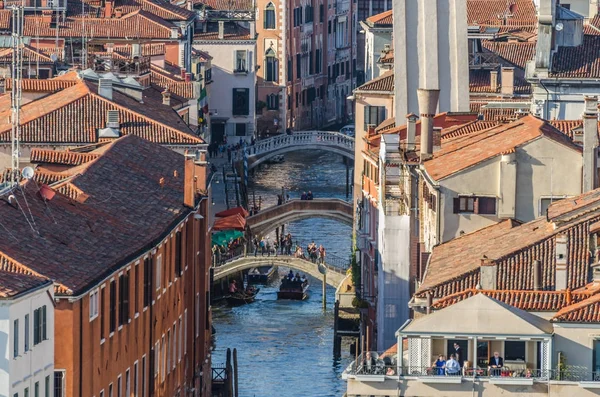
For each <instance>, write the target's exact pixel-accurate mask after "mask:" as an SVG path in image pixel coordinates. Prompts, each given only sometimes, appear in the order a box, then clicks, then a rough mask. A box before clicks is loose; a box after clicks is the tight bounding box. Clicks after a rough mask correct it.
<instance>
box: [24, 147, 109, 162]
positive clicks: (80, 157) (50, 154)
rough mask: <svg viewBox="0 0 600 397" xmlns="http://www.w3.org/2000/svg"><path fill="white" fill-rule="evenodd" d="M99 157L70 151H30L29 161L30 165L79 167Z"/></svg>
mask: <svg viewBox="0 0 600 397" xmlns="http://www.w3.org/2000/svg"><path fill="white" fill-rule="evenodd" d="M98 156H100V155H99V154H97V153H80V152H74V151H71V150H65V151H57V150H52V149H41V148H33V149H31V154H30V156H29V157H30V161H31V162H32V163H50V164H64V165H80V164H82V163H87V162H88V161H91V160H93V159H96V158H98Z"/></svg>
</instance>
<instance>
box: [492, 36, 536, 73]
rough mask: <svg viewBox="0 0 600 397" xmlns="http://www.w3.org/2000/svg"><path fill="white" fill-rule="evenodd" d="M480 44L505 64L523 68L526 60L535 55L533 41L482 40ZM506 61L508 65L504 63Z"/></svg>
mask: <svg viewBox="0 0 600 397" xmlns="http://www.w3.org/2000/svg"><path fill="white" fill-rule="evenodd" d="M481 45H482V46H483V48H485V49H486V50H488V51H490V52H493V53H494V54H496V55H498V56H499V57H500V58H501V60H503V61H505V62H503V63H504V64H505V66H516V67H519V68H521V69H523V70H524V69H525V65H526V63H527V61H530V60H532V59H533V58H534V57H535V45H536V43H535V42H502V41H490V40H483V41H482V42H481ZM506 62H508V65H506Z"/></svg>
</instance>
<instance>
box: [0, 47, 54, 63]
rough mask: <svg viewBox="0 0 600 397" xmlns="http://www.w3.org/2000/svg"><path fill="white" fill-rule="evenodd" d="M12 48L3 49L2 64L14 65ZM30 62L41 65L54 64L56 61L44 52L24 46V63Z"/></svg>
mask: <svg viewBox="0 0 600 397" xmlns="http://www.w3.org/2000/svg"><path fill="white" fill-rule="evenodd" d="M12 53H13V50H12V48H2V49H0V63H1V64H6V63H12ZM28 62H36V63H38V62H39V63H41V64H53V63H54V61H53V60H52V59H51V58H50V56H49V55H47V54H45V53H44V52H42V51H40V50H37V49H36V48H33V47H31V46H28V45H24V46H23V63H28Z"/></svg>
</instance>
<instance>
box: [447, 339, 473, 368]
mask: <svg viewBox="0 0 600 397" xmlns="http://www.w3.org/2000/svg"><path fill="white" fill-rule="evenodd" d="M455 343H458V346H460V349H459V357H458V360H457V361H458V362H459V363H460V366H461V367H462V366H463V364H464V362H465V361H468V357H469V341H468V340H464V339H450V340H448V344H447V348H448V357H447V358H448V359H449V358H450V355H451V354H456V349H455V348H454V344H455Z"/></svg>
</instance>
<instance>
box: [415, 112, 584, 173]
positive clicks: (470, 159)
mask: <svg viewBox="0 0 600 397" xmlns="http://www.w3.org/2000/svg"><path fill="white" fill-rule="evenodd" d="M541 136H546V137H548V138H550V139H552V140H554V141H556V142H559V143H562V144H563V145H565V146H568V147H570V148H572V149H573V150H581V149H580V148H579V147H578V146H576V145H575V144H574V143H573V142H572V141H571V140H570V139H569V138H568V137H566V136H565V135H564V134H563V133H561V132H560V131H559V130H557V129H556V128H554V127H552V126H551V125H550V124H548V123H547V122H545V121H544V120H541V119H538V118H536V117H533V116H525V117H523V118H521V119H519V120H517V121H514V122H512V123H509V124H505V125H500V126H497V127H493V128H490V129H486V130H482V131H479V132H476V133H472V134H469V135H466V136H465V137H464V138H463V139H454V140H452V141H450V142H448V143H446V144H444V145H442V147H441V149H440V150H439V151H437V152H435V153H434V154H433V158H432V159H431V160H428V161H426V162H425V163H424V167H425V169H426V170H427V173H428V174H429V176H430V177H431V178H433V179H434V180H440V179H443V178H446V177H448V176H450V175H453V174H455V173H457V172H460V171H462V170H464V169H466V168H468V167H471V166H473V165H475V164H478V163H480V162H482V161H485V160H487V159H490V158H492V157H495V156H498V155H500V154H501V153H503V152H506V151H508V150H512V149H514V148H515V147H517V146H520V145H523V144H525V143H527V142H530V141H532V140H534V139H537V138H539V137H541Z"/></svg>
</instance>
